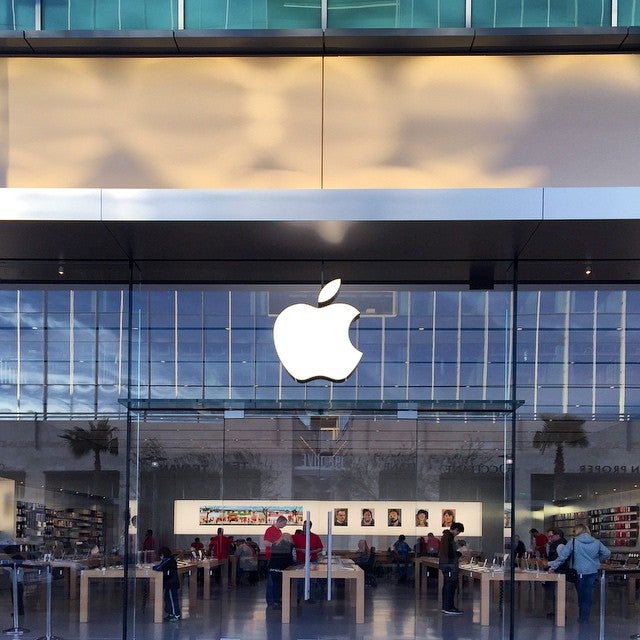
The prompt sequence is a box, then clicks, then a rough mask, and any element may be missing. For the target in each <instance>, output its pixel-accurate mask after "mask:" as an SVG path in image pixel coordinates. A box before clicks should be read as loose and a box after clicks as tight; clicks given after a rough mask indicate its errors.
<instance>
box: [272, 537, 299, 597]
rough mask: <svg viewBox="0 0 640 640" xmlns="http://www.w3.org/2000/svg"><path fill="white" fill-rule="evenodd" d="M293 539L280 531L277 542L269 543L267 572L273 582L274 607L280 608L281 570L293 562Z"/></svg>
mask: <svg viewBox="0 0 640 640" xmlns="http://www.w3.org/2000/svg"><path fill="white" fill-rule="evenodd" d="M293 549H294V547H293V539H292V537H291V534H290V533H284V532H283V533H282V535H281V536H280V538H279V539H278V540H277V542H274V543H273V544H272V545H271V558H270V559H269V574H270V575H271V579H272V582H273V602H272V603H271V605H270V606H271V607H273V608H274V609H281V608H282V572H283V571H284V570H285V569H286V568H287V567H290V566H291V565H292V564H293V563H294V560H293Z"/></svg>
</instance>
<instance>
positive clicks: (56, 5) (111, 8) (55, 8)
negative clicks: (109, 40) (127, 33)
mask: <svg viewBox="0 0 640 640" xmlns="http://www.w3.org/2000/svg"><path fill="white" fill-rule="evenodd" d="M177 7H178V5H177V0H85V1H83V2H72V1H71V0H67V1H66V2H58V1H56V0H42V28H43V29H63V30H64V29H91V30H93V29H112V30H113V29H115V30H117V29H176V28H177V26H178V20H177V16H178V8H177Z"/></svg>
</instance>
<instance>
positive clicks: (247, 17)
mask: <svg viewBox="0 0 640 640" xmlns="http://www.w3.org/2000/svg"><path fill="white" fill-rule="evenodd" d="M320 25H321V19H320V0H284V1H283V0H250V1H248V2H230V1H229V0H214V1H213V2H208V1H205V0H186V1H185V28H187V29H319V28H320Z"/></svg>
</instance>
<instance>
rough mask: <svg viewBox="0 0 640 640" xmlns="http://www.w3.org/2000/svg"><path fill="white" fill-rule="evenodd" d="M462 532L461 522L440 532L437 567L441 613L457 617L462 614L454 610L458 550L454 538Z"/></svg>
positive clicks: (458, 610) (456, 609)
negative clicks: (440, 584) (441, 580)
mask: <svg viewBox="0 0 640 640" xmlns="http://www.w3.org/2000/svg"><path fill="white" fill-rule="evenodd" d="M463 531H464V525H463V524H462V523H461V522H454V523H453V524H452V525H451V527H450V528H449V529H445V530H444V531H443V532H442V538H441V540H440V555H439V566H440V571H442V577H443V584H442V613H444V614H447V615H452V616H457V615H460V614H461V613H462V611H460V609H458V608H456V606H455V604H454V598H455V595H456V589H457V588H458V574H459V569H458V558H459V554H458V550H457V548H456V547H457V545H456V541H455V538H456V536H457V535H459V534H461V533H462V532H463Z"/></svg>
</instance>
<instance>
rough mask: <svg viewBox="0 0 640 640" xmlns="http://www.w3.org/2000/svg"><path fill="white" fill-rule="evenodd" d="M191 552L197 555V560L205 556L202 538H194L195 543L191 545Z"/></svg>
mask: <svg viewBox="0 0 640 640" xmlns="http://www.w3.org/2000/svg"><path fill="white" fill-rule="evenodd" d="M191 552H192V553H193V554H194V555H195V557H196V558H201V557H202V556H203V555H204V544H202V541H201V540H200V538H198V537H196V538H194V540H193V542H192V543H191Z"/></svg>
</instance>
